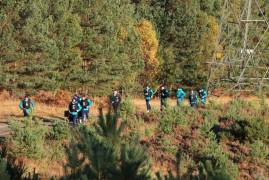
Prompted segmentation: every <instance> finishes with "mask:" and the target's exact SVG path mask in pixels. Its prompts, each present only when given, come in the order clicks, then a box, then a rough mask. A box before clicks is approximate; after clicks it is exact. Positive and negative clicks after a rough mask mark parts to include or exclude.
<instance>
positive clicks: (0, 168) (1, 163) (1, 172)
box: [0, 157, 10, 180]
mask: <svg viewBox="0 0 269 180" xmlns="http://www.w3.org/2000/svg"><path fill="white" fill-rule="evenodd" d="M0 179H6V180H9V179H10V176H9V174H8V171H7V161H6V160H5V159H3V158H2V157H1V158H0Z"/></svg>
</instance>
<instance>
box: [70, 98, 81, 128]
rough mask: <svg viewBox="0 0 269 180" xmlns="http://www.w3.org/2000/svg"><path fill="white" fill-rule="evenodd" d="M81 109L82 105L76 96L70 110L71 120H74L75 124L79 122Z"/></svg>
mask: <svg viewBox="0 0 269 180" xmlns="http://www.w3.org/2000/svg"><path fill="white" fill-rule="evenodd" d="M81 109H82V107H81V105H80V103H79V102H78V100H77V99H76V98H73V99H72V101H71V102H70V104H69V107H68V111H69V118H70V121H72V123H73V124H74V125H76V124H77V123H78V113H79V111H81Z"/></svg>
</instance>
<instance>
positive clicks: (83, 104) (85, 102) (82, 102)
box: [81, 99, 89, 108]
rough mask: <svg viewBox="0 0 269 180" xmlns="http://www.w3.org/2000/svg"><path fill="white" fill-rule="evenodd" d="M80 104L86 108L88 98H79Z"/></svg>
mask: <svg viewBox="0 0 269 180" xmlns="http://www.w3.org/2000/svg"><path fill="white" fill-rule="evenodd" d="M81 106H82V107H83V108H87V107H88V106H89V102H88V99H85V100H81Z"/></svg>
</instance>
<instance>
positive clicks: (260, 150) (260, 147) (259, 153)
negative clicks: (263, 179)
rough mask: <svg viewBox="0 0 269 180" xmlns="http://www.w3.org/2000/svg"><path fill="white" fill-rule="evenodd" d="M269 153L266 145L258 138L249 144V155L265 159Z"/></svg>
mask: <svg viewBox="0 0 269 180" xmlns="http://www.w3.org/2000/svg"><path fill="white" fill-rule="evenodd" d="M268 155H269V151H268V147H267V146H266V145H265V144H264V143H263V142H262V141H260V140H256V141H254V143H253V144H251V156H252V157H254V158H260V159H265V158H266V157H267V156H268Z"/></svg>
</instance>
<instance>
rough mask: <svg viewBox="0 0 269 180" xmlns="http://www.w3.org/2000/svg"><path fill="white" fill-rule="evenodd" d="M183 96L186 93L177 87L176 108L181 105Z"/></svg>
mask: <svg viewBox="0 0 269 180" xmlns="http://www.w3.org/2000/svg"><path fill="white" fill-rule="evenodd" d="M185 96H186V93H185V92H184V90H183V89H182V88H181V87H179V88H178V89H177V105H178V106H179V105H181V104H182V103H183V101H184V98H185Z"/></svg>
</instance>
